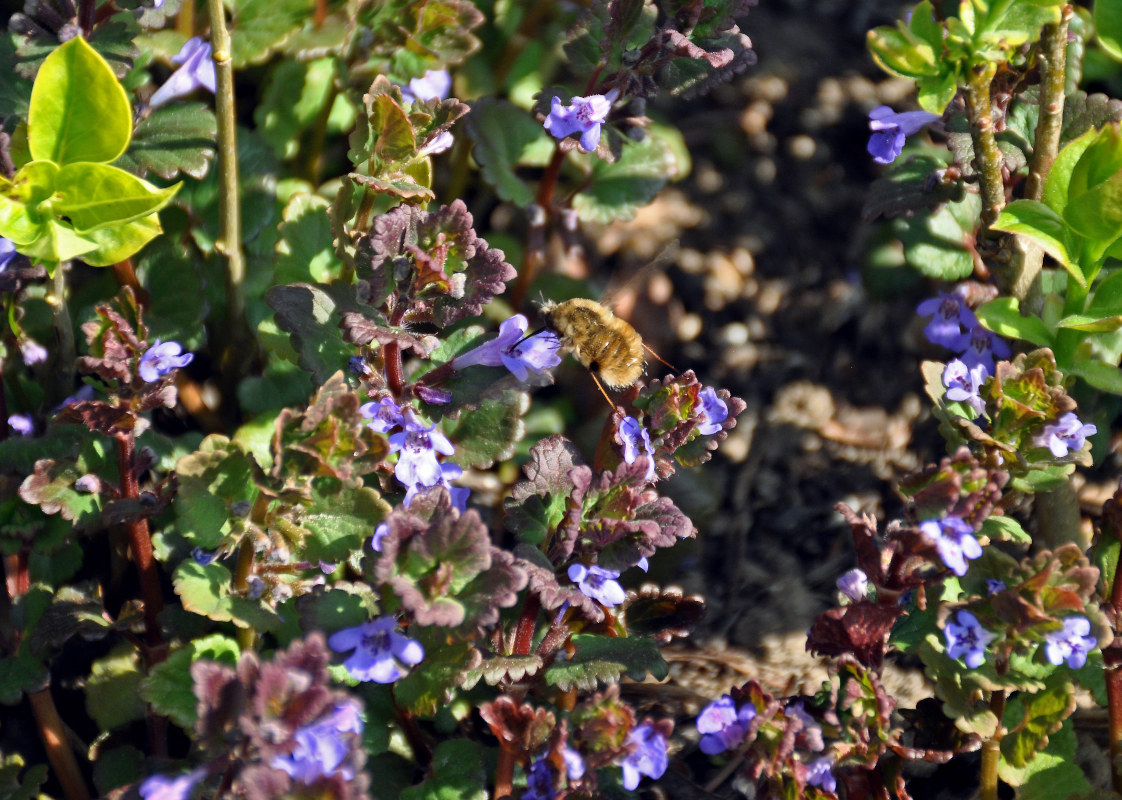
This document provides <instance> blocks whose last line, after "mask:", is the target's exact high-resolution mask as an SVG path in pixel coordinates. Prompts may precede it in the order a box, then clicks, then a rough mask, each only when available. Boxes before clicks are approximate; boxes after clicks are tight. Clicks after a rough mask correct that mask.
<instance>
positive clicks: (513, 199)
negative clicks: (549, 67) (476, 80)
mask: <svg viewBox="0 0 1122 800" xmlns="http://www.w3.org/2000/svg"><path fill="white" fill-rule="evenodd" d="M464 129H465V130H466V131H467V134H468V136H469V137H471V140H472V141H473V142H474V143H475V147H474V148H473V150H472V155H473V156H474V157H475V160H476V161H477V162H479V168H480V169H481V170H482V171H483V179H484V180H485V181H486V182H487V183H489V184H490V185H491V186H493V187H494V188H495V191H496V192H497V193H498V195H499V197H501V198H502V199H503V200H506V201H507V202H509V203H513V204H514V205H517V206H522V207H524V206H528V205H529V204H530V203H532V202H534V194H535V192H534V188H533V187H532V186H531V184H530V183H529V182H528V181H526V180H523V179H522V178H521V177H520V176H519V175H518V173H517V169H518V168H519V167H544V166H545V165H546V164H548V163H549V159H550V156H551V155H552V153H553V149H554V141H553V138H552V137H551V136H550V135H549V133H547V132H546V130H545V128H544V127H542V124H541V123H540V122H538V121H537V120H536V119H534V118H533V117H531V116H530V115H529V114H528V113H526V112H525V111H523V110H522V109H521V108H518V107H517V106H515V105H513V104H512V103H508V102H506V101H505V100H494V99H492V98H486V97H485V98H481V99H479V100H476V101H475V102H474V103H472V106H471V113H470V114H469V115H468V116H467V118H466V119H465V120H464Z"/></svg>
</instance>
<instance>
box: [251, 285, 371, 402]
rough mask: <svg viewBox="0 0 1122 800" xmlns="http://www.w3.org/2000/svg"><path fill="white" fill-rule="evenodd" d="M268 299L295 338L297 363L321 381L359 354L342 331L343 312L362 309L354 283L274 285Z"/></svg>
mask: <svg viewBox="0 0 1122 800" xmlns="http://www.w3.org/2000/svg"><path fill="white" fill-rule="evenodd" d="M265 302H266V303H268V304H269V307H270V308H271V309H273V310H274V311H275V312H276V314H277V326H278V327H279V328H280V329H281V330H282V331H284V332H285V333H287V334H289V336H290V337H291V338H292V347H293V349H294V350H295V351H296V353H297V363H298V364H299V365H300V367H301V368H303V369H305V370H307V371H308V372H310V373H311V374H312V379H313V380H314V381H315V382H316V383H317V384H323V383H326V382H327V379H328V378H330V377H331V376H332V375H334V374H335V373H336V372H338V371H339V370H340V369H342V368H343V367H344V366H346V364H347V360H348V359H349V358H350V357H351V356H353V355H354V354H355V347H354V345H352V344H349V343H348V342H347V341H345V340H344V338H343V333H342V331H340V330H339V321H340V319H341V318H342V315H343V314H344V313H347V312H353V311H355V310H356V309H357V308H358V306H357V305H356V304H355V301H354V291H353V290H352V289H351V287H350V286H347V285H346V284H343V283H333V284H331V285H330V286H316V285H313V284H310V283H295V284H292V285H291V286H274V287H273V288H271V289H270V290H269V291H268V292H266V294H265Z"/></svg>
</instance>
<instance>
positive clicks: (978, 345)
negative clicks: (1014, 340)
mask: <svg viewBox="0 0 1122 800" xmlns="http://www.w3.org/2000/svg"><path fill="white" fill-rule="evenodd" d="M916 311H917V312H918V313H919V314H920V315H921V316H924V317H931V320H930V321H929V322H928V323H927V325H926V327H924V329H923V332H924V334H925V335H926V336H927V338H928V340H929V341H930V342H931V343H932V344H937V345H942V346H943V347H946V348H949V349H951V350H954V351H956V352H957V353H958V354H959V355H958V357H957V358H954V359H952V360H951V361H950V362H949V363H948V364H947V366H946V367H945V368H944V370H943V386H945V387H946V389H947V399H948V400H951V401H955V402H962V403H966V404H967V405H968V406H969V407H970V408H971V409H972V410H973V411H974V412H975V413H976V414H978V415H981V414H982V413H983V412H984V411H985V408H986V403H985V400H983V399H982V397H981V396H980V394H979V392H980V390H981V388H982V385H983V384H984V383H985V381H986V378H988V377H989V376H990V375H992V374H993V371H994V367H995V365H996V361H995V359H1001V358H1008V357H1009V355H1010V354H1011V351H1010V349H1009V345H1008V344H1007V343H1006V342H1005V341H1004V340H1003V339H1001V338H1000V337H998V336H996V335H995V334H994V333H993V332H991V331H988V330H986V329H985V328H984V327H982V324H981V323H980V322H978V318H977V317H976V316H975V315H974V312H973V311H971V310H970V308H969V307H968V306H967V305H966V301H965V300H964V299H963V298H962V297H961V296H960V295H958V294H955V293H952V292H940V293H939V296H938V297H932V298H930V299H928V300H924V301H923V302H922V303H920V304H919V306H918V307H917V308H916Z"/></svg>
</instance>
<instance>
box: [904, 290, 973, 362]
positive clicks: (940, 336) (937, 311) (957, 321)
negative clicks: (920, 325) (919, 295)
mask: <svg viewBox="0 0 1122 800" xmlns="http://www.w3.org/2000/svg"><path fill="white" fill-rule="evenodd" d="M916 313H917V314H919V315H920V316H921V317H931V321H930V322H928V323H927V326H926V327H925V328H924V329H923V333H924V335H925V336H926V337H927V340H928V341H929V342H931V343H932V344H938V345H942V346H943V347H949V348H951V349H952V350H957V349H958V348H959V347H960V346H961V345H962V337H963V334H964V333H966V332H967V331H970V330H972V329H974V328H976V327H977V326H978V318H977V317H976V316H974V312H973V311H971V310H970V308H969V307H968V306H967V305H966V302H965V301H964V300H963V299H962V298H961V297H959V296H958V295H957V294H951V293H948V292H939V296H938V297H932V298H930V299H927V300H924V301H923V302H922V303H920V304H919V306H918V307H917V308H916Z"/></svg>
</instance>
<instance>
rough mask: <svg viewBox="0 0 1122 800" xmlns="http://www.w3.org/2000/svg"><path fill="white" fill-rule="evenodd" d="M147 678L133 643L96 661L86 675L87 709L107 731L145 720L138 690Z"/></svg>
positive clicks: (102, 728) (101, 727)
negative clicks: (144, 675)
mask: <svg viewBox="0 0 1122 800" xmlns="http://www.w3.org/2000/svg"><path fill="white" fill-rule="evenodd" d="M142 677H143V673H142V672H141V667H140V658H139V656H138V654H137V652H136V648H134V647H133V646H132V645H130V644H125V645H122V646H120V647H117V648H116V649H114V650H113V651H112V652H111V653H110V654H109V655H107V656H105V657H103V658H99V659H98V660H97V661H95V662H93V665H92V666H91V668H90V675H89V677H88V678H86V711H87V712H89V715H90V716H91V717H93V719H94V721H95V722H96V723H97V725H98V727H99V728H100V729H101V730H103V731H111V730H113V729H115V728H119V727H121V726H122V725H125V724H127V723H129V722H133V721H135V720H138V719H144V714H145V708H144V703H143V702H142V701H141V699H140V695H139V693H138V691H137V690H138V689H139V687H140V680H141V678H142Z"/></svg>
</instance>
